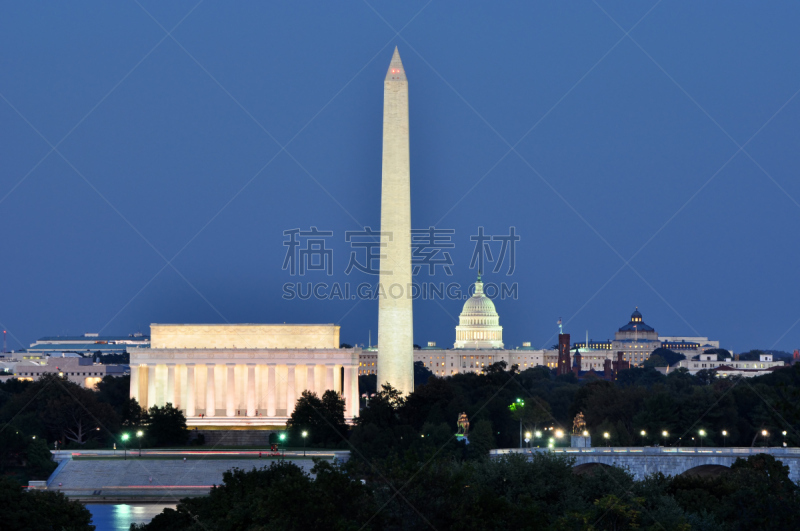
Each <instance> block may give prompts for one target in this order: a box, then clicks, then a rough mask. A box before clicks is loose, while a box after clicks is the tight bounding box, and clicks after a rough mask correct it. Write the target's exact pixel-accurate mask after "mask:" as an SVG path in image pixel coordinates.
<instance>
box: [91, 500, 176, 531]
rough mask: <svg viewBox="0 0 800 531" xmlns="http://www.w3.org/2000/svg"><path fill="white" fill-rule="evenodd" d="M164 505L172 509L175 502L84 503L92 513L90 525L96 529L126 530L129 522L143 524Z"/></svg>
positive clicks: (106, 530)
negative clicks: (130, 503) (134, 503)
mask: <svg viewBox="0 0 800 531" xmlns="http://www.w3.org/2000/svg"><path fill="white" fill-rule="evenodd" d="M166 507H169V508H171V509H174V508H175V504H155V503H151V504H140V505H129V504H127V503H119V504H110V503H108V504H106V503H88V504H86V508H87V509H89V511H91V513H92V525H94V526H95V528H96V530H97V531H128V530H129V529H130V527H131V524H145V523H147V522H149V521H150V520H152V519H153V517H155V515H157V514H158V513H160V512H161V511H163V510H164V509H165V508H166Z"/></svg>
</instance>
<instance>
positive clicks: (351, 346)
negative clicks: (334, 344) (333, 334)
mask: <svg viewBox="0 0 800 531" xmlns="http://www.w3.org/2000/svg"><path fill="white" fill-rule="evenodd" d="M339 348H353V345H351V344H350V343H341V344H339Z"/></svg>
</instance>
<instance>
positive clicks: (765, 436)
mask: <svg viewBox="0 0 800 531" xmlns="http://www.w3.org/2000/svg"><path fill="white" fill-rule="evenodd" d="M761 436H762V437H764V446H767V441H768V440H769V432H768V431H767V430H761Z"/></svg>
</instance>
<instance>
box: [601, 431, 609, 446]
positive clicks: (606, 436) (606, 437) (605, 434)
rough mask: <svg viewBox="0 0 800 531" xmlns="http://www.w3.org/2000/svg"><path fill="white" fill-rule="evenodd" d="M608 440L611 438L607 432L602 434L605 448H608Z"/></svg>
mask: <svg viewBox="0 0 800 531" xmlns="http://www.w3.org/2000/svg"><path fill="white" fill-rule="evenodd" d="M610 438H611V434H609V433H608V432H604V433H603V439H605V440H606V446H610V443H609V442H608V440H609V439H610Z"/></svg>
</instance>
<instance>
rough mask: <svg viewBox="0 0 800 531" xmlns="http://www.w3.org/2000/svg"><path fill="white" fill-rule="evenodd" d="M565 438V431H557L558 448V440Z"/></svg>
mask: <svg viewBox="0 0 800 531" xmlns="http://www.w3.org/2000/svg"><path fill="white" fill-rule="evenodd" d="M563 437H564V431H563V430H556V441H555V442H556V446H557V445H558V439H561V438H563Z"/></svg>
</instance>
